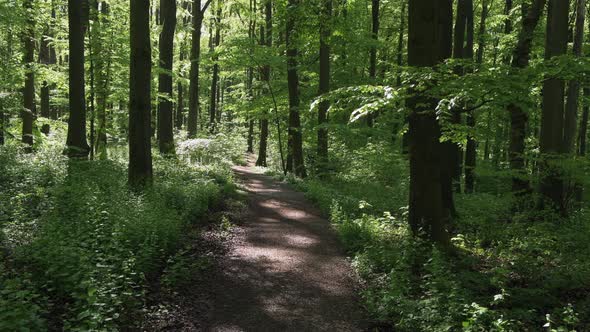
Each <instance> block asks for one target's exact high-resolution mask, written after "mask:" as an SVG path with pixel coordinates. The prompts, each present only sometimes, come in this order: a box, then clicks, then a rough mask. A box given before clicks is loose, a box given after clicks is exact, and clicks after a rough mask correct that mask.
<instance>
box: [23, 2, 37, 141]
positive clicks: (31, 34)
mask: <svg viewBox="0 0 590 332" xmlns="http://www.w3.org/2000/svg"><path fill="white" fill-rule="evenodd" d="M23 5H24V8H25V17H26V26H25V30H24V35H23V43H24V55H23V62H24V64H25V87H24V90H23V101H24V105H23V106H24V107H23V110H22V112H21V116H22V121H23V127H22V142H23V143H25V144H28V145H29V146H32V145H33V121H34V118H35V72H34V66H35V64H34V62H35V19H34V15H35V14H34V13H33V0H24V2H23Z"/></svg>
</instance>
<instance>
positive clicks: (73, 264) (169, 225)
mask: <svg viewBox="0 0 590 332" xmlns="http://www.w3.org/2000/svg"><path fill="white" fill-rule="evenodd" d="M47 146H48V147H46V148H43V149H41V150H40V151H39V152H38V153H37V154H24V153H22V152H20V151H19V149H18V148H16V147H14V146H8V147H5V148H2V149H0V170H1V171H2V172H1V174H2V175H0V183H1V184H2V185H1V188H2V189H1V190H0V196H1V201H2V202H3V203H4V204H2V205H1V206H0V216H1V218H2V219H1V222H2V223H1V224H0V230H1V231H2V232H1V233H0V234H2V237H0V240H1V245H0V248H2V253H3V255H4V256H5V258H6V259H3V260H2V263H0V292H1V293H2V294H3V296H2V297H1V300H0V312H1V313H2V314H1V316H0V317H1V318H2V319H0V322H1V323H0V329H2V330H7V331H13V330H22V328H25V327H28V328H30V329H34V330H44V329H65V330H72V331H88V330H93V331H97V330H116V329H121V328H125V327H130V326H137V324H139V323H140V321H141V311H140V310H141V308H143V306H144V302H145V292H146V290H147V286H148V285H149V284H150V283H152V282H154V281H155V280H157V279H158V278H159V277H160V275H161V273H162V271H163V270H164V269H165V267H166V266H167V264H168V263H167V262H168V260H169V257H172V256H174V255H176V253H177V251H178V249H179V248H180V247H181V246H182V243H183V233H184V231H185V230H186V229H187V227H189V226H190V224H191V223H195V222H198V221H199V220H200V219H201V218H202V217H203V215H204V214H205V213H206V212H207V211H208V209H209V208H210V207H212V206H214V205H215V204H217V202H218V201H219V200H220V199H221V198H222V197H223V195H224V194H225V193H227V192H229V191H231V190H232V186H231V177H230V176H229V175H228V174H230V173H229V170H228V169H227V166H221V165H201V166H197V165H191V164H188V163H186V162H183V161H178V160H174V159H164V158H156V160H155V167H154V168H155V177H156V181H155V184H154V185H153V187H151V188H149V190H147V191H146V192H144V193H143V194H136V193H134V192H132V191H130V190H129V189H128V188H127V185H126V178H127V176H126V161H125V160H124V159H122V160H114V161H92V162H88V161H68V160H67V159H66V158H65V157H63V156H61V154H60V153H59V152H58V151H59V149H58V148H57V147H54V148H51V147H52V145H47ZM174 266H175V265H174V264H173V266H172V267H170V269H172V270H174V269H175V267H174Z"/></svg>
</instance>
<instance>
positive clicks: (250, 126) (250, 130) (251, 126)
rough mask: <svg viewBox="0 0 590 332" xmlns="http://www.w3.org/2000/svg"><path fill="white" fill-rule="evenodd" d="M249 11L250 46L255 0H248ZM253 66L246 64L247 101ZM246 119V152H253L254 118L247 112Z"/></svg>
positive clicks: (254, 21)
mask: <svg viewBox="0 0 590 332" xmlns="http://www.w3.org/2000/svg"><path fill="white" fill-rule="evenodd" d="M249 4H250V6H249V12H248V40H249V42H250V44H251V46H254V44H255V38H254V35H255V31H256V20H255V19H254V15H255V14H256V9H255V7H256V2H255V0H250V1H249ZM253 85H254V67H252V66H248V68H247V69H246V94H247V96H248V102H252V100H253V99H254V86H253ZM246 120H247V121H248V137H247V142H248V147H247V149H246V152H248V153H254V118H253V117H252V115H251V114H250V112H248V116H247V119H246Z"/></svg>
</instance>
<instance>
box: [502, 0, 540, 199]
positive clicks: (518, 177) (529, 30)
mask: <svg viewBox="0 0 590 332" xmlns="http://www.w3.org/2000/svg"><path fill="white" fill-rule="evenodd" d="M545 3H546V0H534V2H533V4H532V6H531V8H530V9H529V10H528V11H527V16H526V17H525V18H524V20H523V23H522V30H521V31H520V34H519V35H518V42H517V44H516V48H515V49H514V52H513V54H512V63H511V66H512V68H514V69H516V70H518V69H523V68H526V67H528V65H529V60H530V56H531V49H532V45H533V33H534V31H535V29H536V28H537V25H538V23H539V20H540V19H541V16H542V14H543V9H544V8H545ZM507 109H508V113H509V114H510V146H509V157H508V158H509V162H510V168H511V170H512V172H513V173H514V175H513V176H512V191H513V193H515V194H517V195H523V194H526V193H528V192H529V191H530V184H529V181H528V174H527V171H526V169H525V158H524V150H525V146H526V145H525V138H526V125H527V122H528V115H527V113H526V112H525V111H524V110H523V109H522V108H521V107H520V106H519V105H517V104H509V105H508V108H507Z"/></svg>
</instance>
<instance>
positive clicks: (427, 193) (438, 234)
mask: <svg viewBox="0 0 590 332" xmlns="http://www.w3.org/2000/svg"><path fill="white" fill-rule="evenodd" d="M452 17H453V13H452V0H444V1H442V0H441V1H431V0H412V1H410V4H409V28H408V40H409V42H408V65H410V66H413V67H432V66H435V65H437V64H438V63H440V62H441V61H443V60H444V59H446V58H448V57H449V56H450V47H449V45H450V44H451V43H450V41H451V35H452ZM432 84H435V82H432ZM414 93H415V95H414V96H412V97H410V98H408V100H407V102H406V103H407V105H408V107H409V109H411V110H412V112H411V113H410V116H409V130H410V134H409V137H410V201H409V203H410V206H409V222H410V226H411V228H412V231H413V233H414V235H416V236H424V237H426V238H428V239H430V240H432V241H434V242H436V243H439V244H442V245H443V246H447V245H448V242H449V233H448V231H447V228H446V227H447V223H448V222H449V219H450V211H449V208H448V207H447V206H446V204H445V202H444V200H443V188H442V182H443V181H442V178H441V177H442V172H441V171H442V166H443V165H442V160H441V143H440V134H441V132H440V125H439V123H438V121H437V119H436V114H435V108H436V105H437V103H438V101H437V100H435V99H433V98H431V97H428V96H427V95H424V94H420V93H419V92H416V91H414Z"/></svg>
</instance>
